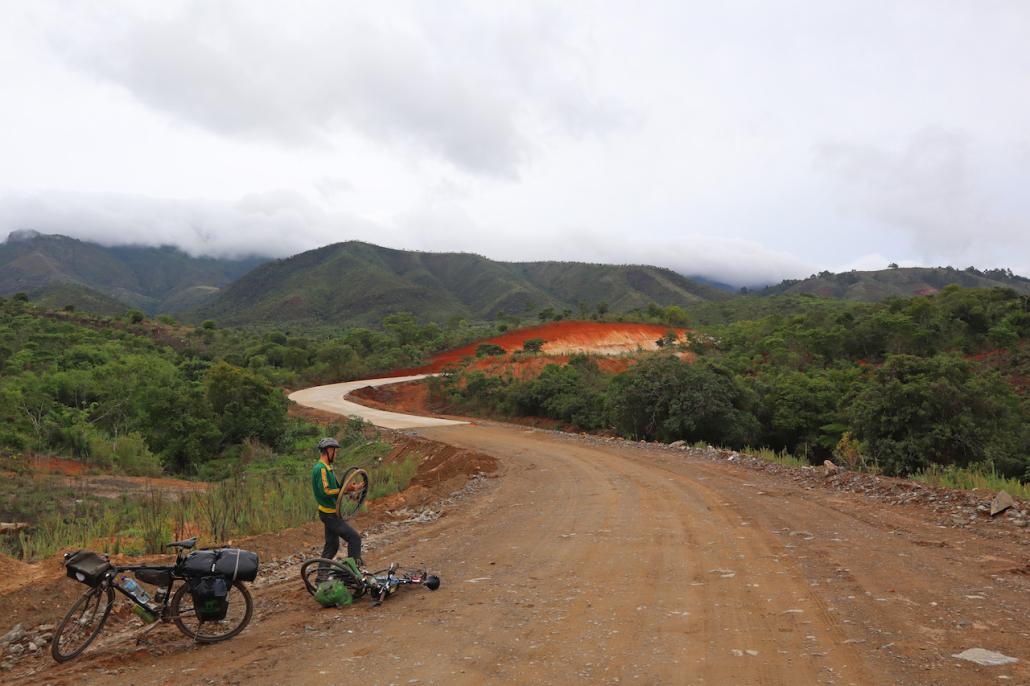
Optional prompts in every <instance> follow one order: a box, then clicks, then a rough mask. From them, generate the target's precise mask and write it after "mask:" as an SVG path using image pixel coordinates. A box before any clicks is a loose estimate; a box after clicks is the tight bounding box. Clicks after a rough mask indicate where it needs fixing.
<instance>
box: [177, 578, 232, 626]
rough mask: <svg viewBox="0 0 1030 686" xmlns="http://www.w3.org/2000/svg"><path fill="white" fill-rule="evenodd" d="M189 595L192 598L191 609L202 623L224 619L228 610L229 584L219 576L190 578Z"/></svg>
mask: <svg viewBox="0 0 1030 686" xmlns="http://www.w3.org/2000/svg"><path fill="white" fill-rule="evenodd" d="M187 583H188V584H189V589H190V595H191V596H192V597H193V609H194V611H195V612H196V613H197V618H198V619H200V621H202V622H216V621H218V620H221V619H225V613H226V612H227V611H228V610H229V600H228V595H229V582H228V581H227V580H226V579H225V577H221V576H201V577H191V578H190V579H189V580H188V581H187Z"/></svg>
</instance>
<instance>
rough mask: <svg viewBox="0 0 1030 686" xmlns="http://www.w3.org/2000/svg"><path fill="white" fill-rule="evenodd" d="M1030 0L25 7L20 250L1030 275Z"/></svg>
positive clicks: (0, 5) (20, 64) (12, 180)
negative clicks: (337, 254) (31, 239)
mask: <svg viewBox="0 0 1030 686" xmlns="http://www.w3.org/2000/svg"><path fill="white" fill-rule="evenodd" d="M1028 36H1030V3H1028V2H1026V1H1025V0H1013V1H1011V2H1006V1H1004V0H976V1H972V0H970V1H969V2H959V1H949V0H927V1H925V2H921V1H919V0H906V1H905V2H896V1H893V0H892V1H889V2H879V1H877V0H859V1H856V2H845V1H836V0H829V1H827V0H811V1H800V0H798V1H788V0H780V1H776V2H769V1H766V0H761V1H754V2H747V1H732V0H730V1H727V2H720V3H713V2H693V1H689V0H679V1H675V2H668V3H664V2H643V3H629V2H613V3H587V2H584V3H569V2H554V3H535V2H526V1H520V2H511V3H499V2H487V3H484V2H468V3H460V2H428V1H426V0H417V1H413V2H385V3H369V2H360V3H346V2H340V1H339V0H333V1H329V2H304V1H301V2H297V1H293V2H289V3H286V2H283V3H272V2H215V1H213V0H212V1H203V2H199V1H198V2H169V1H168V0H162V1H161V2H154V3H149V2H131V3H120V2H114V1H111V0H107V1H105V2H103V3H76V2H41V1H38V0H34V1H33V2H26V1H22V0H0V237H2V235H3V234H6V233H7V232H8V231H12V230H16V229H26V228H29V229H36V230H39V231H42V232H45V233H63V234H66V235H71V236H75V237H78V238H83V239H89V240H95V241H98V242H101V243H106V244H116V243H119V244H120V243H142V244H169V243H170V244H175V245H178V246H181V247H183V248H184V249H186V250H187V251H189V252H191V253H194V254H211V255H243V254H250V253H257V254H265V255H272V256H285V255H289V254H293V253H296V252H300V251H303V250H307V249H310V248H314V247H318V246H321V245H325V244H328V243H334V242H338V241H343V240H350V239H360V240H366V241H370V242H373V243H377V244H380V245H386V246H390V247H396V248H404V249H419V250H433V251H441V250H446V251H466V252H475V253H479V254H482V255H485V256H487V257H490V258H493V259H502V260H525V259H574V260H585V261H599V262H612V263H625V262H644V263H650V264H657V265H661V266H666V267H671V268H673V269H676V270H678V271H680V272H683V273H685V274H704V275H707V276H711V277H714V278H718V279H721V280H724V281H728V282H731V283H733V284H734V285H741V284H756V283H760V282H768V281H778V280H779V279H782V278H786V277H798V276H806V275H808V274H810V273H812V272H814V271H819V270H822V269H830V270H833V271H839V270H845V269H851V268H880V267H885V266H886V265H887V263H888V262H891V261H896V262H898V263H901V264H902V265H907V264H911V265H930V266H933V265H938V264H941V265H943V264H950V265H954V266H958V267H965V266H969V265H975V266H977V267H981V268H985V267H997V266H1004V267H1011V268H1012V269H1013V270H1015V271H1017V272H1020V273H1023V274H1030V39H1028Z"/></svg>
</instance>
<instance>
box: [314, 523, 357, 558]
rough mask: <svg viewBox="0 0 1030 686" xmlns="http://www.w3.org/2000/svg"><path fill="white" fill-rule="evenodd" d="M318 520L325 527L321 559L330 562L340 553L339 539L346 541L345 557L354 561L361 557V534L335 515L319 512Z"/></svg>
mask: <svg viewBox="0 0 1030 686" xmlns="http://www.w3.org/2000/svg"><path fill="white" fill-rule="evenodd" d="M318 518H319V519H321V520H322V524H324V525H325V547H324V548H322V557H324V558H326V559H327V560H332V559H333V558H334V557H336V553H338V552H339V551H340V539H341V538H342V539H343V540H345V541H347V556H348V557H353V558H355V559H357V558H360V557H361V534H359V533H358V532H357V531H355V529H354V527H353V526H351V525H350V524H348V523H347V522H346V521H344V520H342V519H340V518H339V517H337V516H336V515H335V514H328V513H326V512H319V513H318Z"/></svg>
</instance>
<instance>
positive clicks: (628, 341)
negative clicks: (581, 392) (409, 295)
mask: <svg viewBox="0 0 1030 686" xmlns="http://www.w3.org/2000/svg"><path fill="white" fill-rule="evenodd" d="M669 331H674V332H675V333H676V335H677V336H678V337H679V338H680V339H681V340H683V339H684V338H685V337H686V335H687V333H688V329H683V328H679V327H669V326H664V325H661V324H639V323H633V322H589V321H563V322H551V323H548V324H541V325H539V326H531V327H528V328H525V329H517V330H515V331H509V332H508V333H505V334H502V335H500V336H495V337H493V338H489V339H485V340H480V341H475V342H474V343H470V344H468V345H466V346H462V347H460V348H455V349H453V350H447V351H444V352H442V353H439V354H437V355H435V356H433V359H432V360H431V361H430V362H429V364H427V365H424V366H422V367H417V368H414V369H406V370H397V371H395V372H392V375H394V376H407V375H409V374H430V373H434V372H439V371H442V370H444V369H446V368H447V367H450V366H454V365H458V364H461V363H462V362H463V361H464V360H466V359H468V358H474V357H475V355H476V349H477V348H478V347H479V346H480V345H482V344H484V343H493V344H494V345H498V346H500V347H502V348H504V350H505V351H507V352H508V353H512V352H515V351H518V350H522V348H523V345H524V344H525V342H526V341H528V340H532V339H534V338H539V339H541V340H543V341H544V345H543V348H542V350H543V352H544V353H545V354H547V355H570V354H574V353H588V354H595V355H621V354H624V353H634V352H638V351H648V350H657V349H658V345H657V343H656V341H657V340H658V339H659V338H661V337H662V336H664V335H665V334H666V333H667V332H669Z"/></svg>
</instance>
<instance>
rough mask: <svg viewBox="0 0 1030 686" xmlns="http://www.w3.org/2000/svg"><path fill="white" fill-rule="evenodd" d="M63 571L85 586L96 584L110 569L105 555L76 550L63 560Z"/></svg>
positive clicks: (109, 563)
mask: <svg viewBox="0 0 1030 686" xmlns="http://www.w3.org/2000/svg"><path fill="white" fill-rule="evenodd" d="M64 567H65V572H66V573H67V574H68V576H69V577H70V578H72V579H75V580H76V581H78V582H80V583H84V584H86V585H87V586H96V585H97V584H99V583H100V582H101V581H102V580H103V579H104V575H105V574H107V572H108V570H110V569H111V562H110V561H109V560H108V559H107V556H106V555H97V554H96V553H94V552H91V551H89V550H76V551H75V552H74V553H69V554H68V555H66V556H65V560H64Z"/></svg>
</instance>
